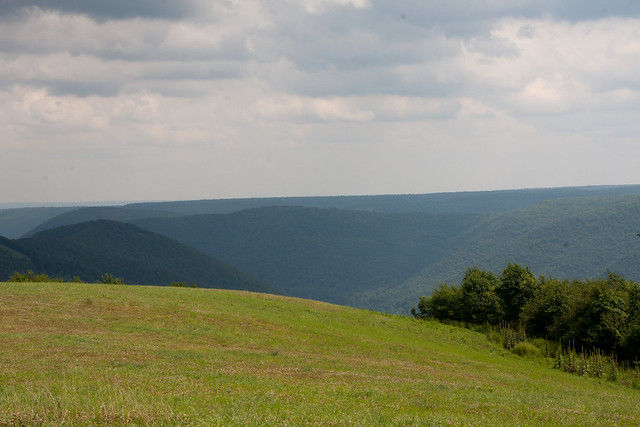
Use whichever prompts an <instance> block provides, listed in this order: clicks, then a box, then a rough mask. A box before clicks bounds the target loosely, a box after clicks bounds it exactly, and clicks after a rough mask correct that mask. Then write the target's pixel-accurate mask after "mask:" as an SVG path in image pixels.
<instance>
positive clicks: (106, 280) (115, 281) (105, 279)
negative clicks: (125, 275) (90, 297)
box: [100, 273, 124, 285]
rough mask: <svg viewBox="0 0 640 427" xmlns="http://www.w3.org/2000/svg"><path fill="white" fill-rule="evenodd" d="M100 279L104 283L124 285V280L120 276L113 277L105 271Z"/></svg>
mask: <svg viewBox="0 0 640 427" xmlns="http://www.w3.org/2000/svg"><path fill="white" fill-rule="evenodd" d="M100 281H101V282H102V283H104V284H105V285H124V281H123V280H122V278H120V277H115V276H113V275H111V274H109V273H105V274H103V275H102V277H101V278H100Z"/></svg>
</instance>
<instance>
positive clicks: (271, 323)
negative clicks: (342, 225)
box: [0, 283, 640, 425]
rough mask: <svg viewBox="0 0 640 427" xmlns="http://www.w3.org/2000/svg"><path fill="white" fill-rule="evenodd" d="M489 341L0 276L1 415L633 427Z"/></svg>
mask: <svg viewBox="0 0 640 427" xmlns="http://www.w3.org/2000/svg"><path fill="white" fill-rule="evenodd" d="M551 365H552V361H550V360H545V359H541V358H535V359H529V358H526V357H519V356H516V355H514V354H512V353H510V352H508V351H507V350H504V349H503V348H502V347H501V346H499V345H497V344H495V343H493V342H490V341H489V340H488V339H487V338H486V336H485V335H483V334H480V333H477V332H473V331H471V330H467V329H463V328H458V327H455V326H451V325H445V324H441V323H438V322H436V321H423V320H415V319H412V318H409V317H401V316H392V315H386V314H381V313H376V312H372V311H366V310H359V309H355V308H349V307H342V306H336V305H331V304H326V303H321V302H315V301H311V300H302V299H296V298H289V297H281V296H273V295H268V294H259V293H249V292H241V291H229V290H212V289H192V288H173V287H150V286H122V285H103V284H100V285H98V284H75V283H0V424H7V423H8V424H40V423H45V424H71V425H74V424H86V423H98V424H101V423H112V424H125V423H134V424H154V425H155V424H185V423H186V424H201V425H210V424H229V423H231V424H256V423H267V424H291V425H297V424H308V423H313V424H316V423H323V424H325V423H328V424H346V423H352V424H434V423H435V424H486V425H489V424H492V425H493V424H496V423H499V424H520V425H522V424H525V425H526V424H540V423H551V424H557V423H563V424H565V423H575V424H590V425H591V424H594V423H598V424H610V425H614V424H615V425H620V424H629V425H637V424H639V423H640V405H639V403H638V402H639V401H640V392H639V391H637V390H634V389H631V388H629V387H624V386H621V385H619V384H615V383H610V382H607V381H604V380H597V379H592V378H583V377H577V376H574V375H571V374H569V373H564V372H560V371H557V370H553V369H551Z"/></svg>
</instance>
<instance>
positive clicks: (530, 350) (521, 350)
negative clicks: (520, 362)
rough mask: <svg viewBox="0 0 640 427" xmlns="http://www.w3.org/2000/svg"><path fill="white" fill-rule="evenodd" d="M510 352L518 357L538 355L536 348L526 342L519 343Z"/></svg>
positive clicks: (538, 351)
mask: <svg viewBox="0 0 640 427" xmlns="http://www.w3.org/2000/svg"><path fill="white" fill-rule="evenodd" d="M511 351H512V352H513V353H515V354H517V355H518V356H520V357H525V356H526V357H533V356H537V355H539V354H540V350H538V347H536V346H535V345H533V344H531V343H528V342H519V343H518V344H516V345H515V346H514V347H513V348H512V349H511Z"/></svg>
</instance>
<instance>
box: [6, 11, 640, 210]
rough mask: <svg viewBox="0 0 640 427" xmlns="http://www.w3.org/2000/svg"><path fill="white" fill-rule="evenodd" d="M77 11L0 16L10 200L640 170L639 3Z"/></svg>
mask: <svg viewBox="0 0 640 427" xmlns="http://www.w3.org/2000/svg"><path fill="white" fill-rule="evenodd" d="M62 3H64V2H61V4H62ZM72 3H73V2H71V3H68V4H67V3H64V4H65V6H64V7H60V8H57V9H46V10H44V9H39V8H37V7H34V6H31V7H30V8H28V9H26V10H24V11H23V12H22V13H16V14H0V15H2V19H3V22H2V26H3V31H1V32H0V132H1V133H2V135H3V138H1V139H0V170H2V172H1V173H2V176H0V178H2V179H0V194H2V195H3V196H2V197H3V198H5V199H6V200H0V201H12V200H13V201H20V200H62V199H66V200H70V199H82V198H86V199H92V200H95V199H124V198H132V199H148V198H164V199H167V198H197V197H212V196H234V195H236V196H242V195H286V194H331V193H341V194H343V193H388V192H426V191H444V190H458V189H481V188H494V187H500V188H505V187H519V186H548V185H566V184H592V183H615V182H627V183H628V182H638V181H640V171H638V169H637V168H636V167H632V166H631V159H635V158H637V157H638V156H639V155H640V147H639V146H638V143H637V135H638V134H639V132H640V123H639V122H638V120H637V117H638V113H640V111H639V110H640V77H639V76H640V19H639V18H638V16H637V13H635V12H634V11H629V10H628V9H625V7H626V6H625V5H624V4H623V3H619V2H615V1H614V2H612V3H611V4H610V9H611V10H612V11H613V12H615V13H613V12H611V13H607V14H602V13H601V11H600V10H596V9H593V8H589V7H586V8H580V7H579V6H580V4H578V3H575V4H574V3H571V2H569V3H570V6H566V5H565V6H563V7H560V6H558V5H557V4H555V3H553V4H552V2H531V1H524V0H523V1H521V2H503V1H496V2H483V3H478V4H475V5H469V4H468V2H458V1H453V2H449V3H446V4H445V3H433V2H431V3H429V2H418V1H409V0H402V1H400V0H399V1H397V2H375V1H364V0H322V1H320V0H306V1H304V2H297V1H284V0H283V1H267V2H262V1H257V0H246V1H239V0H238V1H228V2H196V1H192V2H188V4H187V3H185V5H187V6H188V7H186V6H185V7H184V8H178V9H174V8H171V7H168V6H167V8H166V9H163V10H155V9H154V6H153V3H149V2H142V3H139V4H138V6H136V7H137V8H136V7H134V6H135V5H131V4H128V3H122V2H116V3H114V6H113V7H114V8H120V9H118V10H116V9H113V10H111V9H100V8H98V9H95V8H94V9H91V8H88V6H86V7H85V6H83V7H82V8H80V9H78V8H76V7H75V6H74V5H73V4H72ZM569 3H567V4H569ZM625 4H626V3H625ZM16 8H18V6H16ZM14 9H15V8H14ZM0 12H1V11H0ZM632 12H633V13H632ZM469 16H471V18H469ZM606 158H609V159H611V161H610V162H609V163H607V164H606V165H603V159H606ZM611 162H613V163H615V164H610V163H611ZM25 165H26V166H25ZM104 170H117V171H118V172H117V175H118V176H117V177H114V176H113V174H110V175H109V176H106V175H104V174H101V173H98V172H97V171H104ZM78 176H83V178H82V179H78V178H77V177H78ZM112 180H115V181H116V183H115V184H114V183H113V182H112ZM15 182H20V183H21V185H20V186H19V187H16V186H15V185H13V184H10V183H15ZM131 183H135V185H132V184H131Z"/></svg>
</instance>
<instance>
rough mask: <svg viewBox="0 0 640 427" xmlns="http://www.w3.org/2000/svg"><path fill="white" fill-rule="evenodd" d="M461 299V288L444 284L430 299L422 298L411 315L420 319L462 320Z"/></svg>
mask: <svg viewBox="0 0 640 427" xmlns="http://www.w3.org/2000/svg"><path fill="white" fill-rule="evenodd" d="M460 297H461V294H460V289H459V288H457V287H455V286H449V285H447V284H445V283H443V284H441V285H440V287H439V288H438V289H436V290H435V291H433V293H432V294H431V296H430V297H420V301H419V302H418V306H417V307H416V308H414V309H412V310H411V313H412V314H413V315H414V316H415V317H420V318H427V317H435V318H436V319H440V320H444V319H450V320H460V319H461V313H460V311H461V310H460Z"/></svg>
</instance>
